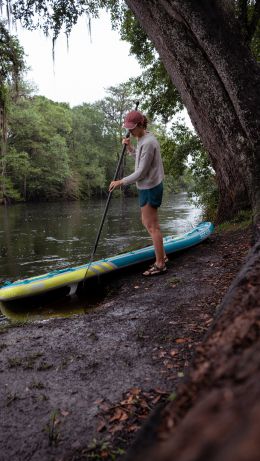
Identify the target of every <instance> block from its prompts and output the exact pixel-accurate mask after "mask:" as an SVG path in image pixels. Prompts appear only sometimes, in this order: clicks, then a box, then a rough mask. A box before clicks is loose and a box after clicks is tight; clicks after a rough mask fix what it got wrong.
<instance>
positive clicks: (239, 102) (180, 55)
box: [126, 0, 260, 234]
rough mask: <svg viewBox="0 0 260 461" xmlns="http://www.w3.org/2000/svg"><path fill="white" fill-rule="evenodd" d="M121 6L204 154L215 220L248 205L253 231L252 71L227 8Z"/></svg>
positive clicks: (209, 0)
mask: <svg viewBox="0 0 260 461" xmlns="http://www.w3.org/2000/svg"><path fill="white" fill-rule="evenodd" d="M126 3H127V4H128V6H129V8H130V9H131V10H132V11H133V13H134V15H135V16H136V18H137V19H138V20H139V22H140V23H141V25H142V27H143V29H144V30H145V32H146V33H147V35H148V37H149V38H150V39H151V41H152V42H153V43H154V45H155V47H156V49H157V51H158V53H159V55H160V57H161V59H162V61H163V63H164V65H165V67H166V69H167V71H168V73H169V75H170V76H171V78H172V81H173V83H174V84H175V86H176V88H177V89H178V91H179V93H180V95H181V97H182V100H183V102H184V104H185V106H186V108H187V110H188V113H189V115H190V118H191V120H192V122H193V124H194V127H195V129H196V130H197V132H198V134H199V136H200V138H201V140H202V142H203V144H204V146H205V148H206V149H207V151H208V153H209V156H210V158H211V161H212V165H213V167H214V169H215V171H216V175H217V181H218V186H219V191H220V203H219V210H218V220H219V221H223V220H225V219H228V218H230V217H232V216H233V215H234V214H235V213H236V212H237V211H238V210H240V209H241V208H246V207H248V206H252V207H253V209H254V210H255V214H256V215H258V217H256V225H258V226H259V216H260V209H259V207H260V205H259V204H260V72H259V66H258V65H257V63H256V61H255V60H254V58H253V57H252V55H251V52H250V50H249V48H248V47H247V46H246V45H244V44H243V40H242V36H241V34H240V31H239V29H238V26H237V23H236V20H235V18H234V12H233V11H232V6H231V3H232V2H224V1H223V2H222V1H216V0H200V1H196V2H194V1H192V0H157V1H154V0H147V1H146V2H140V1H139V0H126ZM258 232H259V234H260V230H259V227H258Z"/></svg>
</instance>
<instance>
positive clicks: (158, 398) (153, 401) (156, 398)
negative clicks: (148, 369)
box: [152, 395, 162, 404]
mask: <svg viewBox="0 0 260 461" xmlns="http://www.w3.org/2000/svg"><path fill="white" fill-rule="evenodd" d="M161 397H162V396H161V395H157V397H155V398H154V399H153V400H152V403H154V404H156V403H158V402H159V400H160V399H161Z"/></svg>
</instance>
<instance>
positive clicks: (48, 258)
mask: <svg viewBox="0 0 260 461" xmlns="http://www.w3.org/2000/svg"><path fill="white" fill-rule="evenodd" d="M104 207H105V201H104V200H91V201H89V202H66V203H40V204H18V205H15V206H12V207H8V208H4V207H0V221H1V223H2V226H1V229H0V259H1V266H0V283H3V282H4V281H6V280H10V281H12V280H17V279H23V278H26V277H31V276H34V275H39V274H43V273H45V272H49V271H52V270H55V269H61V268H63V267H67V266H76V265H80V264H85V263H87V262H88V260H89V257H90V255H91V252H92V250H93V245H94V242H95V238H96V233H97V230H98V228H99V224H100V221H101V217H102V215H103V212H104ZM200 219H201V211H200V210H199V209H198V208H195V207H194V205H191V204H190V203H189V202H188V200H187V195H186V194H185V193H181V194H171V195H168V196H165V198H164V203H163V205H162V207H161V208H160V222H161V229H162V232H163V235H164V236H166V235H179V234H182V233H184V232H187V231H188V230H190V229H192V227H194V226H195V225H196V224H197V223H198V222H199V221H200ZM140 243H141V244H143V245H144V246H145V245H146V244H149V243H150V239H149V238H148V236H147V233H146V231H145V229H144V228H143V227H142V224H141V222H140V210H139V207H138V203H137V198H127V199H116V198H114V199H112V201H111V204H110V207H109V210H108V215H107V217H106V221H105V224H104V227H103V231H102V234H101V238H100V241H99V245H98V249H97V252H96V256H95V259H101V258H104V257H109V256H112V255H115V254H117V253H120V252H122V250H123V249H124V248H126V247H128V246H130V245H135V244H138V246H140ZM54 307H55V308H53V310H54V312H55V314H56V315H58V311H60V312H61V311H62V309H61V310H59V309H58V306H57V305H55V306H54ZM75 309H78V306H74V307H73V309H72V311H73V312H75ZM79 309H80V311H82V310H83V311H84V309H86V308H85V307H83V308H82V304H81V307H79ZM69 311H70V307H69ZM62 312H63V311H62ZM70 313H71V311H70ZM18 314H19V313H18ZM18 314H17V315H18ZM20 314H21V312H20ZM40 314H42V313H40V311H39V310H38V312H37V315H40ZM62 315H63V316H64V315H65V313H64V314H62ZM69 315H70V314H69Z"/></svg>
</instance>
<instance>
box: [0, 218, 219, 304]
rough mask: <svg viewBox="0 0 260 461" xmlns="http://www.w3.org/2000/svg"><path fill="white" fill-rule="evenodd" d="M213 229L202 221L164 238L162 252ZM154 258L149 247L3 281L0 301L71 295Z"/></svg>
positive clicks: (179, 247)
mask: <svg viewBox="0 0 260 461" xmlns="http://www.w3.org/2000/svg"><path fill="white" fill-rule="evenodd" d="M213 230H214V226H213V224H212V223H210V222H203V223H201V224H199V225H198V226H197V227H195V228H194V229H193V230H192V231H190V232H187V233H186V234H183V235H181V236H178V237H174V236H169V237H165V238H164V239H163V244H164V248H165V252H166V253H167V254H171V253H174V252H177V251H181V250H185V249H186V248H190V247H192V246H194V245H197V244H198V243H200V242H202V241H203V240H205V239H206V238H208V237H209V235H210V234H211V233H212V232H213ZM154 256H155V254H154V247H153V246H149V247H145V248H142V249H139V250H135V251H129V252H128V253H123V254H120V255H117V256H113V257H111V258H106V259H101V260H100V261H95V262H93V263H91V264H84V265H83V266H77V267H72V268H67V269H61V270H56V271H53V272H49V273H47V274H43V275H39V276H37V277H31V278H28V279H25V280H18V281H16V282H13V283H8V282H7V283H5V284H4V286H3V287H2V288H1V289H0V301H3V302H8V301H14V300H19V299H24V298H28V297H30V298H31V297H33V296H39V295H43V294H45V293H48V292H50V291H53V290H57V289H59V288H64V287H66V288H67V293H66V294H72V293H75V292H76V290H77V289H78V287H79V285H80V284H82V282H83V281H84V280H86V279H90V278H91V277H97V276H99V275H102V274H105V273H107V272H111V271H115V270H119V269H122V268H125V267H128V266H132V265H133V264H138V263H141V262H145V261H149V260H150V259H152V258H154Z"/></svg>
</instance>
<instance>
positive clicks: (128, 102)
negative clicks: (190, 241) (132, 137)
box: [0, 25, 216, 204]
mask: <svg viewBox="0 0 260 461" xmlns="http://www.w3.org/2000/svg"><path fill="white" fill-rule="evenodd" d="M0 46H1V49H0V52H1V54H2V56H4V60H5V69H4V72H3V69H2V71H1V72H2V78H1V85H0V87H1V88H0V89H1V94H0V99H1V100H0V105H1V120H0V121H1V175H0V203H2V204H12V203H16V202H19V201H24V202H27V201H55V200H84V199H87V198H89V197H91V196H95V197H98V196H105V195H106V194H107V190H108V184H109V183H110V181H111V180H112V178H113V175H114V171H115V168H116V164H117V160H118V158H119V155H120V152H121V149H122V137H123V134H124V132H123V130H122V124H123V118H124V115H125V114H126V112H127V111H129V110H131V109H132V108H133V107H134V101H135V99H137V98H138V97H139V98H140V100H141V105H140V107H141V110H143V111H145V112H146V113H148V117H149V120H150V129H151V131H153V132H154V133H155V134H156V136H157V137H158V139H159V141H160V144H161V150H162V156H163V160H164V166H165V173H166V179H165V185H166V189H168V190H169V191H176V192H179V191H183V190H184V191H188V192H189V193H190V194H195V195H196V197H197V199H199V200H200V202H201V203H202V204H203V203H205V201H207V200H208V199H209V196H210V197H211V198H210V200H211V201H212V197H214V194H216V191H215V178H214V172H213V170H212V169H211V167H210V166H209V162H208V160H207V156H206V154H205V152H204V150H203V148H202V145H201V143H200V140H199V138H198V137H197V136H196V135H195V134H194V132H193V131H191V130H189V129H188V128H187V127H186V126H185V124H184V123H182V122H180V121H178V122H177V123H176V122H175V123H174V122H173V114H171V116H167V118H166V117H165V118H164V117H160V116H159V117H158V116H157V117H156V114H155V113H154V112H153V111H152V110H151V100H150V99H149V98H147V97H146V98H141V97H140V95H141V94H143V90H144V89H143V88H142V85H143V81H142V80H141V79H140V78H139V79H136V80H130V81H129V82H126V83H122V84H120V85H118V86H117V87H110V88H108V89H107V92H106V96H105V97H104V98H103V99H102V100H100V101H97V102H95V103H93V104H90V103H84V104H81V105H79V106H76V107H72V108H71V107H70V106H69V104H67V103H59V102H54V101H52V100H50V99H48V98H46V97H44V96H39V95H36V94H35V91H33V89H31V88H30V86H29V85H28V84H27V83H25V81H24V73H25V68H26V65H25V62H24V54H23V50H22V48H21V47H20V45H19V42H18V41H17V39H16V38H14V37H12V36H11V35H10V34H9V33H8V31H7V30H6V28H5V27H4V26H3V25H2V26H1V37H0ZM72 91H73V89H72ZM181 108H182V107H181V105H180V107H179V109H180V110H181ZM175 113H176V111H175ZM174 120H176V117H174ZM133 168H134V162H133V159H132V158H131V157H130V156H126V159H125V162H124V165H123V167H122V171H121V176H122V175H126V174H129V173H130V172H132V171H133ZM121 193H122V194H125V195H127V194H133V193H135V189H134V188H127V189H125V190H122V191H121Z"/></svg>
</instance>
